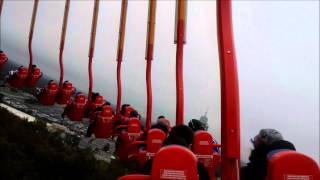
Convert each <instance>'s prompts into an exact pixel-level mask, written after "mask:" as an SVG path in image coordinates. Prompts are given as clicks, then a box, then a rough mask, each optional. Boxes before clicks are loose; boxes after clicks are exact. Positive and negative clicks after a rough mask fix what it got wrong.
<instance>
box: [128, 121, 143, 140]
mask: <svg viewBox="0 0 320 180" xmlns="http://www.w3.org/2000/svg"><path fill="white" fill-rule="evenodd" d="M140 133H141V124H140V120H139V119H138V118H130V119H129V121H128V134H129V136H130V134H140Z"/></svg>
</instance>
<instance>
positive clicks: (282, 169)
mask: <svg viewBox="0 0 320 180" xmlns="http://www.w3.org/2000/svg"><path fill="white" fill-rule="evenodd" d="M267 179H268V180H294V179H299V180H316V179H320V169H319V166H318V164H317V163H316V162H315V161H314V160H313V159H311V158H310V157H308V156H306V155H304V154H301V153H298V152H296V151H292V150H287V151H281V152H279V153H276V154H274V155H272V157H271V159H270V160H269V162H268V176H267Z"/></svg>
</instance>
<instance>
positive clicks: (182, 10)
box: [175, 0, 187, 125]
mask: <svg viewBox="0 0 320 180" xmlns="http://www.w3.org/2000/svg"><path fill="white" fill-rule="evenodd" d="M186 9H187V2H186V0H177V7H176V40H175V43H176V44H177V51H176V94H177V95H176V98H177V100H176V101H177V102H176V125H180V124H183V122H184V90H183V46H184V43H185V28H186V27H185V25H186Z"/></svg>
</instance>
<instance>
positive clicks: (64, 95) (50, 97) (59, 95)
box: [36, 80, 76, 105]
mask: <svg viewBox="0 0 320 180" xmlns="http://www.w3.org/2000/svg"><path fill="white" fill-rule="evenodd" d="M75 91H76V90H75V88H74V87H73V86H72V83H70V82H68V81H65V82H64V83H63V86H62V88H61V89H60V88H59V86H58V84H57V83H55V82H54V81H53V80H51V81H49V83H48V84H47V86H46V87H44V88H42V89H41V90H40V92H39V93H37V95H36V97H37V99H38V101H39V102H40V103H41V104H43V105H53V104H55V103H58V104H67V103H68V102H69V101H70V98H71V96H72V95H73V94H74V93H75Z"/></svg>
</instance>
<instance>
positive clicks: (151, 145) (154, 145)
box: [147, 129, 166, 153]
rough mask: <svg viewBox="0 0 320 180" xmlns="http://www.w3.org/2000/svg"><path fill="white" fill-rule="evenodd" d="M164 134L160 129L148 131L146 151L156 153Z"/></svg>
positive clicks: (164, 136)
mask: <svg viewBox="0 0 320 180" xmlns="http://www.w3.org/2000/svg"><path fill="white" fill-rule="evenodd" d="M165 138H166V134H165V133H164V132H163V131H162V130H160V129H150V130H149V132H148V136H147V151H148V152H152V153H156V152H157V151H158V150H159V149H160V148H161V145H162V142H163V140H164V139H165Z"/></svg>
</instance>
